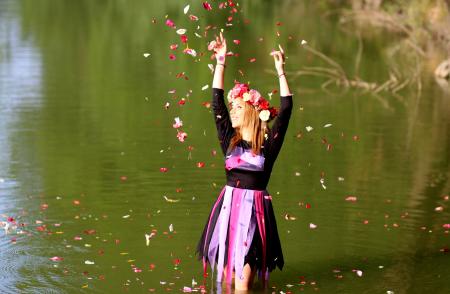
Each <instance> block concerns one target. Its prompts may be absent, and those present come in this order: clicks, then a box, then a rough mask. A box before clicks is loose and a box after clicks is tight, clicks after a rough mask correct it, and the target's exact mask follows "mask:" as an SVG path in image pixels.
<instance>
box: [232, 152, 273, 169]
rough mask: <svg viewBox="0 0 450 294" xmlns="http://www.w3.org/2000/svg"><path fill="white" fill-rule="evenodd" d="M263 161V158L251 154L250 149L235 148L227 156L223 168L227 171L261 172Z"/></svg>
mask: <svg viewBox="0 0 450 294" xmlns="http://www.w3.org/2000/svg"><path fill="white" fill-rule="evenodd" d="M264 161H265V158H264V156H261V155H256V154H253V153H252V152H251V150H250V149H243V148H242V147H236V148H235V149H233V151H232V152H231V153H230V154H229V155H227V158H226V160H225V168H226V169H228V170H230V169H233V168H237V169H243V170H252V171H263V170H264Z"/></svg>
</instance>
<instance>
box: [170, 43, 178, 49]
mask: <svg viewBox="0 0 450 294" xmlns="http://www.w3.org/2000/svg"><path fill="white" fill-rule="evenodd" d="M177 48H178V44H172V45H170V50H176V49H177Z"/></svg>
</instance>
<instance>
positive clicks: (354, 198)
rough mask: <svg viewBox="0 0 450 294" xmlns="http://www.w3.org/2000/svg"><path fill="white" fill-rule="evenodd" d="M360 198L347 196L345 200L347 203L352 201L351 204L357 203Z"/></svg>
mask: <svg viewBox="0 0 450 294" xmlns="http://www.w3.org/2000/svg"><path fill="white" fill-rule="evenodd" d="M357 199H358V198H357V197H356V196H347V197H346V198H345V201H351V202H356V200H357Z"/></svg>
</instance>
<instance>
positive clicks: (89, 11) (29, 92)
mask: <svg viewBox="0 0 450 294" xmlns="http://www.w3.org/2000/svg"><path fill="white" fill-rule="evenodd" d="M314 3H315V2H314V1H301V3H300V2H299V3H292V2H291V1H282V2H280V3H279V2H278V1H268V2H264V3H262V2H258V1H246V2H245V3H243V4H242V6H241V7H242V9H243V11H242V16H241V15H236V16H235V18H237V19H238V18H240V17H242V18H243V19H247V20H248V22H236V23H235V27H226V30H225V32H226V35H227V36H229V38H230V40H231V39H236V40H241V45H239V46H235V45H231V46H233V47H231V46H230V48H232V50H233V51H236V52H238V53H239V54H240V56H239V57H233V58H230V61H229V64H228V66H227V73H226V74H227V80H226V84H227V85H228V86H229V85H232V81H233V80H234V79H235V78H239V79H240V80H249V81H251V83H252V84H253V85H254V86H255V88H258V89H260V90H261V92H262V93H269V92H271V91H272V90H273V89H276V88H277V87H278V85H277V80H276V79H275V78H274V76H273V72H272V63H271V62H272V60H271V59H270V58H268V52H270V50H271V49H272V48H273V46H274V44H277V43H282V44H284V45H285V48H286V50H287V52H288V57H289V58H288V63H287V65H286V66H287V75H288V76H289V77H290V83H291V85H292V86H291V88H292V89H293V90H294V94H295V96H294V97H295V101H294V112H293V117H292V121H291V124H290V126H289V130H288V134H287V136H286V140H285V145H284V147H283V150H282V151H281V153H280V155H279V158H278V161H277V163H276V164H275V167H274V172H273V175H272V178H271V182H270V185H269V187H268V188H269V189H268V190H269V191H270V192H271V194H272V196H273V199H274V200H273V202H274V209H275V213H276V217H277V223H278V227H279V231H280V238H281V241H282V245H283V251H284V256H285V258H286V264H285V267H284V268H283V271H282V272H281V271H274V272H272V273H271V281H270V289H269V292H271V291H274V292H277V293H279V292H280V291H284V292H287V291H291V292H293V293H297V292H300V291H305V292H316V291H321V292H322V293H337V292H338V293H387V291H393V292H394V293H396V294H397V293H414V292H418V293H420V292H423V291H424V290H425V289H426V290H427V291H432V292H435V293H444V292H442V291H446V290H447V289H449V290H450V287H449V286H448V282H447V280H446V277H448V276H449V274H450V266H449V264H450V263H449V255H448V251H449V250H448V246H449V244H448V243H449V239H448V238H449V237H448V227H447V226H446V224H449V223H450V218H449V216H450V215H449V213H448V194H449V192H450V181H449V177H450V175H449V170H450V168H449V155H450V152H448V150H449V148H450V131H449V130H450V116H449V115H448V113H450V99H449V98H450V97H448V96H446V94H445V93H444V92H443V91H442V90H440V88H438V87H436V85H435V84H434V81H433V80H432V79H427V78H426V77H424V78H423V89H422V91H421V92H420V93H418V92H417V91H415V89H409V90H405V91H403V92H402V93H401V94H402V95H403V97H404V100H402V101H399V100H398V99H397V98H395V97H390V96H388V95H386V97H379V98H377V97H375V96H373V95H371V94H370V93H361V92H358V91H345V89H338V88H337V89H336V93H341V94H336V95H331V94H333V93H331V94H328V93H327V94H325V93H324V92H323V91H321V90H320V85H321V83H322V82H323V81H321V80H320V79H316V78H313V77H304V76H297V75H295V74H294V73H295V72H296V71H297V70H298V69H299V68H300V67H302V66H303V65H305V66H321V64H320V60H318V59H316V58H314V56H313V55H311V54H308V53H307V52H306V51H304V50H302V49H301V47H300V45H299V43H298V42H297V41H299V40H301V39H307V40H308V43H309V44H311V46H314V48H316V49H317V50H320V51H321V52H324V53H326V54H328V55H330V56H333V58H334V59H336V60H337V61H338V62H339V63H340V64H342V66H343V67H345V68H346V69H347V68H348V69H350V70H351V69H352V68H353V67H354V56H355V52H357V50H358V48H359V47H358V44H359V41H358V39H357V38H356V37H355V36H353V35H350V34H346V33H345V32H343V31H341V30H339V25H338V24H337V23H336V21H335V20H334V19H333V18H322V17H320V15H321V12H320V8H318V7H316V4H314ZM185 4H186V3H181V2H179V1H175V0H173V1H164V2H157V1H133V4H131V3H125V2H122V1H107V2H98V1H95V2H94V1H76V2H74V1H68V0H66V1H46V0H43V1H39V3H37V2H35V1H27V0H24V1H19V2H16V1H12V0H11V1H10V0H6V1H5V0H3V1H0V222H1V224H2V225H1V228H2V231H1V233H0V290H1V292H6V293H13V292H18V291H19V292H20V291H22V292H26V293H28V292H46V293H53V292H54V293H62V292H68V293H71V292H73V293H78V292H80V291H81V292H83V291H85V292H89V293H91V292H94V293H96V292H98V293H105V292H113V293H116V292H131V293H140V292H149V291H150V292H157V293H159V292H163V291H172V292H179V291H182V290H183V289H185V290H188V289H189V288H191V289H193V290H199V289H200V288H199V287H200V286H203V284H205V285H204V287H205V288H206V289H207V292H220V291H221V289H222V287H221V286H220V285H215V282H214V281H213V280H211V276H210V277H207V278H204V277H203V276H202V268H201V267H202V266H201V263H200V262H199V261H198V260H197V258H196V256H195V255H194V249H195V246H196V245H197V241H198V238H199V237H200V233H201V232H200V230H201V229H202V226H203V224H204V223H205V220H206V217H207V215H208V212H209V210H210V208H211V205H212V203H213V202H214V200H215V197H217V195H218V193H219V191H220V189H221V187H222V185H223V184H224V171H223V159H222V158H221V156H220V155H215V154H219V152H217V153H215V152H214V151H218V150H219V151H220V149H219V145H218V142H217V139H216V135H215V127H214V125H213V120H212V115H211V112H210V109H208V108H207V107H205V103H204V102H206V101H209V99H210V92H209V90H210V89H208V90H206V91H202V90H201V88H202V87H203V86H204V85H206V84H210V82H211V78H212V76H211V73H210V71H209V69H208V63H210V62H211V61H210V60H209V59H208V57H206V58H205V57H203V56H202V55H201V53H202V52H204V51H205V46H206V39H205V36H204V35H203V28H205V27H206V26H207V25H210V24H211V25H216V26H217V27H218V28H220V27H223V23H224V21H226V18H227V17H228V15H227V13H225V12H224V11H219V10H217V11H216V10H213V11H211V12H207V11H205V10H204V9H203V7H202V5H200V4H201V3H200V4H199V5H195V4H194V3H191V8H190V12H189V14H190V13H192V14H195V15H197V16H198V17H199V18H200V20H199V21H198V22H190V20H189V19H188V15H184V14H183V12H182V11H183V8H184V7H185ZM165 15H168V17H170V19H172V20H173V21H174V22H175V23H176V24H177V25H178V26H179V27H186V28H187V29H188V30H189V31H190V30H192V31H196V27H197V25H198V26H200V27H201V28H202V29H201V30H198V33H199V35H200V37H201V38H199V37H196V36H195V35H194V34H192V35H189V46H190V47H192V48H194V49H195V50H197V52H198V53H199V56H198V58H192V57H191V56H188V55H183V54H182V53H181V52H179V51H171V50H170V45H171V44H179V46H180V48H182V47H183V46H184V45H183V44H181V43H180V41H179V36H178V35H176V33H174V32H172V31H171V29H169V28H168V27H167V26H165V24H164V22H165ZM292 15H296V16H298V17H292ZM153 19H154V21H153ZM279 21H281V23H278V22H279ZM244 23H245V25H244ZM213 32H214V28H211V32H209V33H208V35H207V36H206V38H208V39H209V38H210V37H211V36H212V35H213ZM363 42H364V50H365V51H364V53H363V55H362V59H361V63H360V75H361V77H363V78H364V79H365V80H370V79H377V78H380V80H377V81H378V82H379V81H383V80H385V77H384V76H383V75H388V71H387V70H386V66H385V64H386V63H387V62H388V61H387V60H386V59H384V58H385V55H384V51H383V50H384V47H385V45H386V47H388V45H390V44H389V43H390V42H392V40H389V39H388V38H385V37H383V36H378V35H376V34H375V35H374V36H368V37H366V38H365V39H364V40H363ZM233 44H234V43H233ZM145 52H149V53H151V55H150V57H148V58H145V57H144V56H143V53H145ZM173 52H174V54H176V56H177V59H176V60H174V61H172V60H170V59H169V54H170V53H173ZM206 55H207V54H206ZM269 57H270V56H269ZM252 58H256V62H249V60H250V59H252ZM399 58H400V57H399ZM399 64H402V63H401V62H399ZM380 73H381V74H380ZM242 75H243V76H242ZM380 76H381V77H380ZM180 77H182V78H180ZM305 89H312V90H314V91H313V92H308V91H306V90H305ZM169 92H170V93H169ZM182 98H185V99H186V103H185V104H184V105H181V104H179V103H178V102H179V101H180V100H181V99H182ZM276 99H277V96H276V94H275V95H273V97H272V103H275V104H276V103H277V102H276ZM167 102H169V103H170V107H169V108H168V109H165V107H164V105H165V104H166V103H167ZM177 116H179V117H181V119H182V120H183V122H184V130H185V131H186V132H187V133H188V137H187V140H186V142H185V143H180V142H179V141H178V140H177V138H176V131H175V130H174V129H173V128H172V123H173V120H174V117H177ZM327 124H331V126H327V127H324V126H325V125H327ZM307 126H310V127H312V131H308V130H307V129H306V127H307ZM308 129H309V130H310V128H308ZM199 162H203V163H205V165H204V167H202V168H199V167H197V164H198V163H199ZM162 167H164V168H166V169H167V172H161V171H160V168H162ZM7 226H8V227H7ZM448 226H450V225H448ZM146 234H147V235H150V234H152V238H151V239H150V240H149V244H148V245H147V244H146V240H145V235H146ZM214 285H215V286H216V287H215V288H214V287H213V286H214ZM223 292H228V291H227V290H226V289H223V290H222V293H223ZM231 292H232V291H231ZM253 292H255V293H260V292H263V290H262V289H261V287H260V286H257V287H256V289H255V290H254V291H253Z"/></svg>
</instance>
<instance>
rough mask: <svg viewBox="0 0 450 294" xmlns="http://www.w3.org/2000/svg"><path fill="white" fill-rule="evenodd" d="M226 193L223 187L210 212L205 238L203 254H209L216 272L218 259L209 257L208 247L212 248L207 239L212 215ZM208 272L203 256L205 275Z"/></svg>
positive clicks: (212, 268) (212, 267)
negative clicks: (215, 264) (215, 266)
mask: <svg viewBox="0 0 450 294" xmlns="http://www.w3.org/2000/svg"><path fill="white" fill-rule="evenodd" d="M224 194H225V187H223V189H222V191H220V195H219V197H218V199H217V200H216V203H214V207H213V209H212V210H211V214H210V216H209V220H208V228H207V229H206V235H205V240H204V242H205V244H204V247H203V255H207V256H208V260H209V262H210V264H211V270H212V272H213V273H214V263H215V261H216V259H215V258H214V259H210V258H209V257H210V255H209V254H208V251H209V249H208V248H210V247H209V246H208V245H209V244H207V239H208V233H209V230H210V229H211V219H212V216H213V215H214V212H215V211H216V209H217V205H218V204H219V202H220V200H221V199H222V197H223V195H224ZM212 237H214V234H213V236H212ZM210 244H211V242H210ZM207 250H208V251H207ZM206 274H207V272H206V261H205V256H203V276H206Z"/></svg>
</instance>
